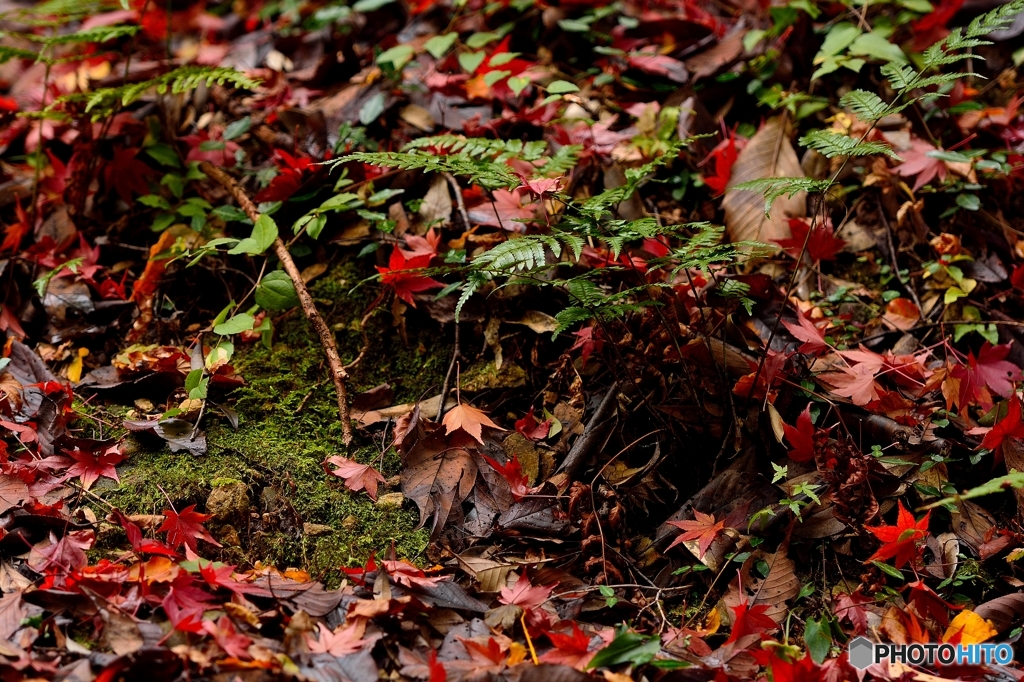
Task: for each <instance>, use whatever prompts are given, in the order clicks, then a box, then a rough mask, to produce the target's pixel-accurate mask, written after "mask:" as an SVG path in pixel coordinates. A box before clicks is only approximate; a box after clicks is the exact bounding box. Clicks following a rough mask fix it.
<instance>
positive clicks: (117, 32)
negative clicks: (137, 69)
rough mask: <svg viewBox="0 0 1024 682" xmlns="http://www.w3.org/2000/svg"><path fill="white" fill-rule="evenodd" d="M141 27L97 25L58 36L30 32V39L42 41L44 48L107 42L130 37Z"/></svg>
mask: <svg viewBox="0 0 1024 682" xmlns="http://www.w3.org/2000/svg"><path fill="white" fill-rule="evenodd" d="M140 29H141V27H140V26H97V27H96V28H90V29H87V30H85V31H78V32H77V33H68V34H65V35H58V36H41V35H35V34H28V35H26V37H27V38H28V39H29V40H32V41H35V42H37V43H42V44H43V47H44V49H45V48H50V47H56V46H58V45H70V44H72V43H97V44H102V43H107V42H110V41H111V40H118V39H120V38H130V37H132V36H133V35H135V34H136V33H138V32H139V30H140Z"/></svg>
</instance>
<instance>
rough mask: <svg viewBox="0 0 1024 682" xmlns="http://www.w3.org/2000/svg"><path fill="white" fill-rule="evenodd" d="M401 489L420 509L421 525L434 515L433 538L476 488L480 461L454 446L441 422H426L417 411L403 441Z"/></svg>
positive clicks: (431, 532)
mask: <svg viewBox="0 0 1024 682" xmlns="http://www.w3.org/2000/svg"><path fill="white" fill-rule="evenodd" d="M402 460H403V464H404V465H405V467H404V468H403V469H402V492H403V493H404V494H405V496H406V497H408V498H409V499H411V500H412V501H413V502H415V503H416V506H417V507H419V510H420V525H423V524H425V523H426V522H427V519H429V518H431V517H432V518H433V519H434V523H433V526H432V527H431V531H430V537H431V539H436V538H437V537H438V536H439V535H440V533H441V530H442V529H444V526H445V523H446V522H447V520H448V516H449V514H451V513H452V507H454V506H455V505H461V504H462V501H463V500H465V499H466V497H468V496H469V494H470V493H471V492H472V491H473V486H474V485H475V484H476V475H477V469H478V467H477V463H476V459H475V458H474V457H473V455H472V454H471V453H470V452H469V451H468V450H465V449H463V448H458V447H454V448H453V447H451V446H450V445H449V439H448V438H447V437H446V436H445V430H444V427H442V426H441V425H440V424H433V423H429V422H424V421H423V420H421V419H420V418H419V412H418V411H417V412H416V413H414V415H413V420H412V424H411V425H410V429H409V433H407V434H406V436H405V438H404V439H403V440H402Z"/></svg>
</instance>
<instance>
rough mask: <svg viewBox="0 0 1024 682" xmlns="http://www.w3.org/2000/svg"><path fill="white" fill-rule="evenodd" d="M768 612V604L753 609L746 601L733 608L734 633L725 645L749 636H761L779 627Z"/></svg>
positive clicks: (731, 633) (730, 634)
mask: <svg viewBox="0 0 1024 682" xmlns="http://www.w3.org/2000/svg"><path fill="white" fill-rule="evenodd" d="M767 611H768V604H758V605H757V606H753V607H751V606H750V602H748V601H746V600H744V601H741V602H740V603H739V604H737V605H736V606H735V607H733V610H732V632H730V633H729V639H727V640H726V641H725V643H726V644H731V643H733V642H735V641H736V640H738V639H740V638H741V637H746V636H747V635H761V634H764V633H765V632H768V631H769V630H774V629H775V628H776V627H778V626H777V625H776V624H775V621H774V620H772V618H771V616H769V615H767Z"/></svg>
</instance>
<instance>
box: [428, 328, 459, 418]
mask: <svg viewBox="0 0 1024 682" xmlns="http://www.w3.org/2000/svg"><path fill="white" fill-rule="evenodd" d="M458 361H459V323H458V322H456V323H455V350H454V351H452V363H451V364H450V365H448V372H447V373H445V375H444V383H442V384H441V402H440V403H439V404H438V406H437V415H436V416H435V418H434V421H436V422H439V421H441V419H442V418H443V417H444V406H445V403H447V402H448V389H449V388H450V387H451V386H450V384H451V381H452V372H454V371H455V365H456V364H457V363H458Z"/></svg>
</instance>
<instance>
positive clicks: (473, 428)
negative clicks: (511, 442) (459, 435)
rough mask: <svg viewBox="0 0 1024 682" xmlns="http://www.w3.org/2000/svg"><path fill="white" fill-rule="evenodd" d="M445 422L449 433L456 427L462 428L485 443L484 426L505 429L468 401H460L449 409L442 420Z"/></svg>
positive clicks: (481, 442)
mask: <svg viewBox="0 0 1024 682" xmlns="http://www.w3.org/2000/svg"><path fill="white" fill-rule="evenodd" d="M441 423H442V424H444V428H445V430H446V432H447V433H448V434H451V433H452V432H453V431H455V430H456V429H462V430H463V431H465V432H466V433H468V434H469V435H470V436H472V437H473V438H474V439H475V440H476V441H477V442H478V443H480V444H483V442H484V439H483V435H482V433H483V427H484V426H489V427H491V428H494V429H498V430H499V431H504V430H505V429H503V428H501V427H500V426H498V425H497V424H495V423H494V422H492V421H491V418H490V417H488V416H487V415H486V414H484V413H483V412H482V411H481V410H478V409H476V408H475V407H473V406H472V405H470V404H468V403H459V404H458V405H456V406H455V407H453V408H452V409H450V410H448V413H447V414H446V415H445V416H444V419H443V420H441Z"/></svg>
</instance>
